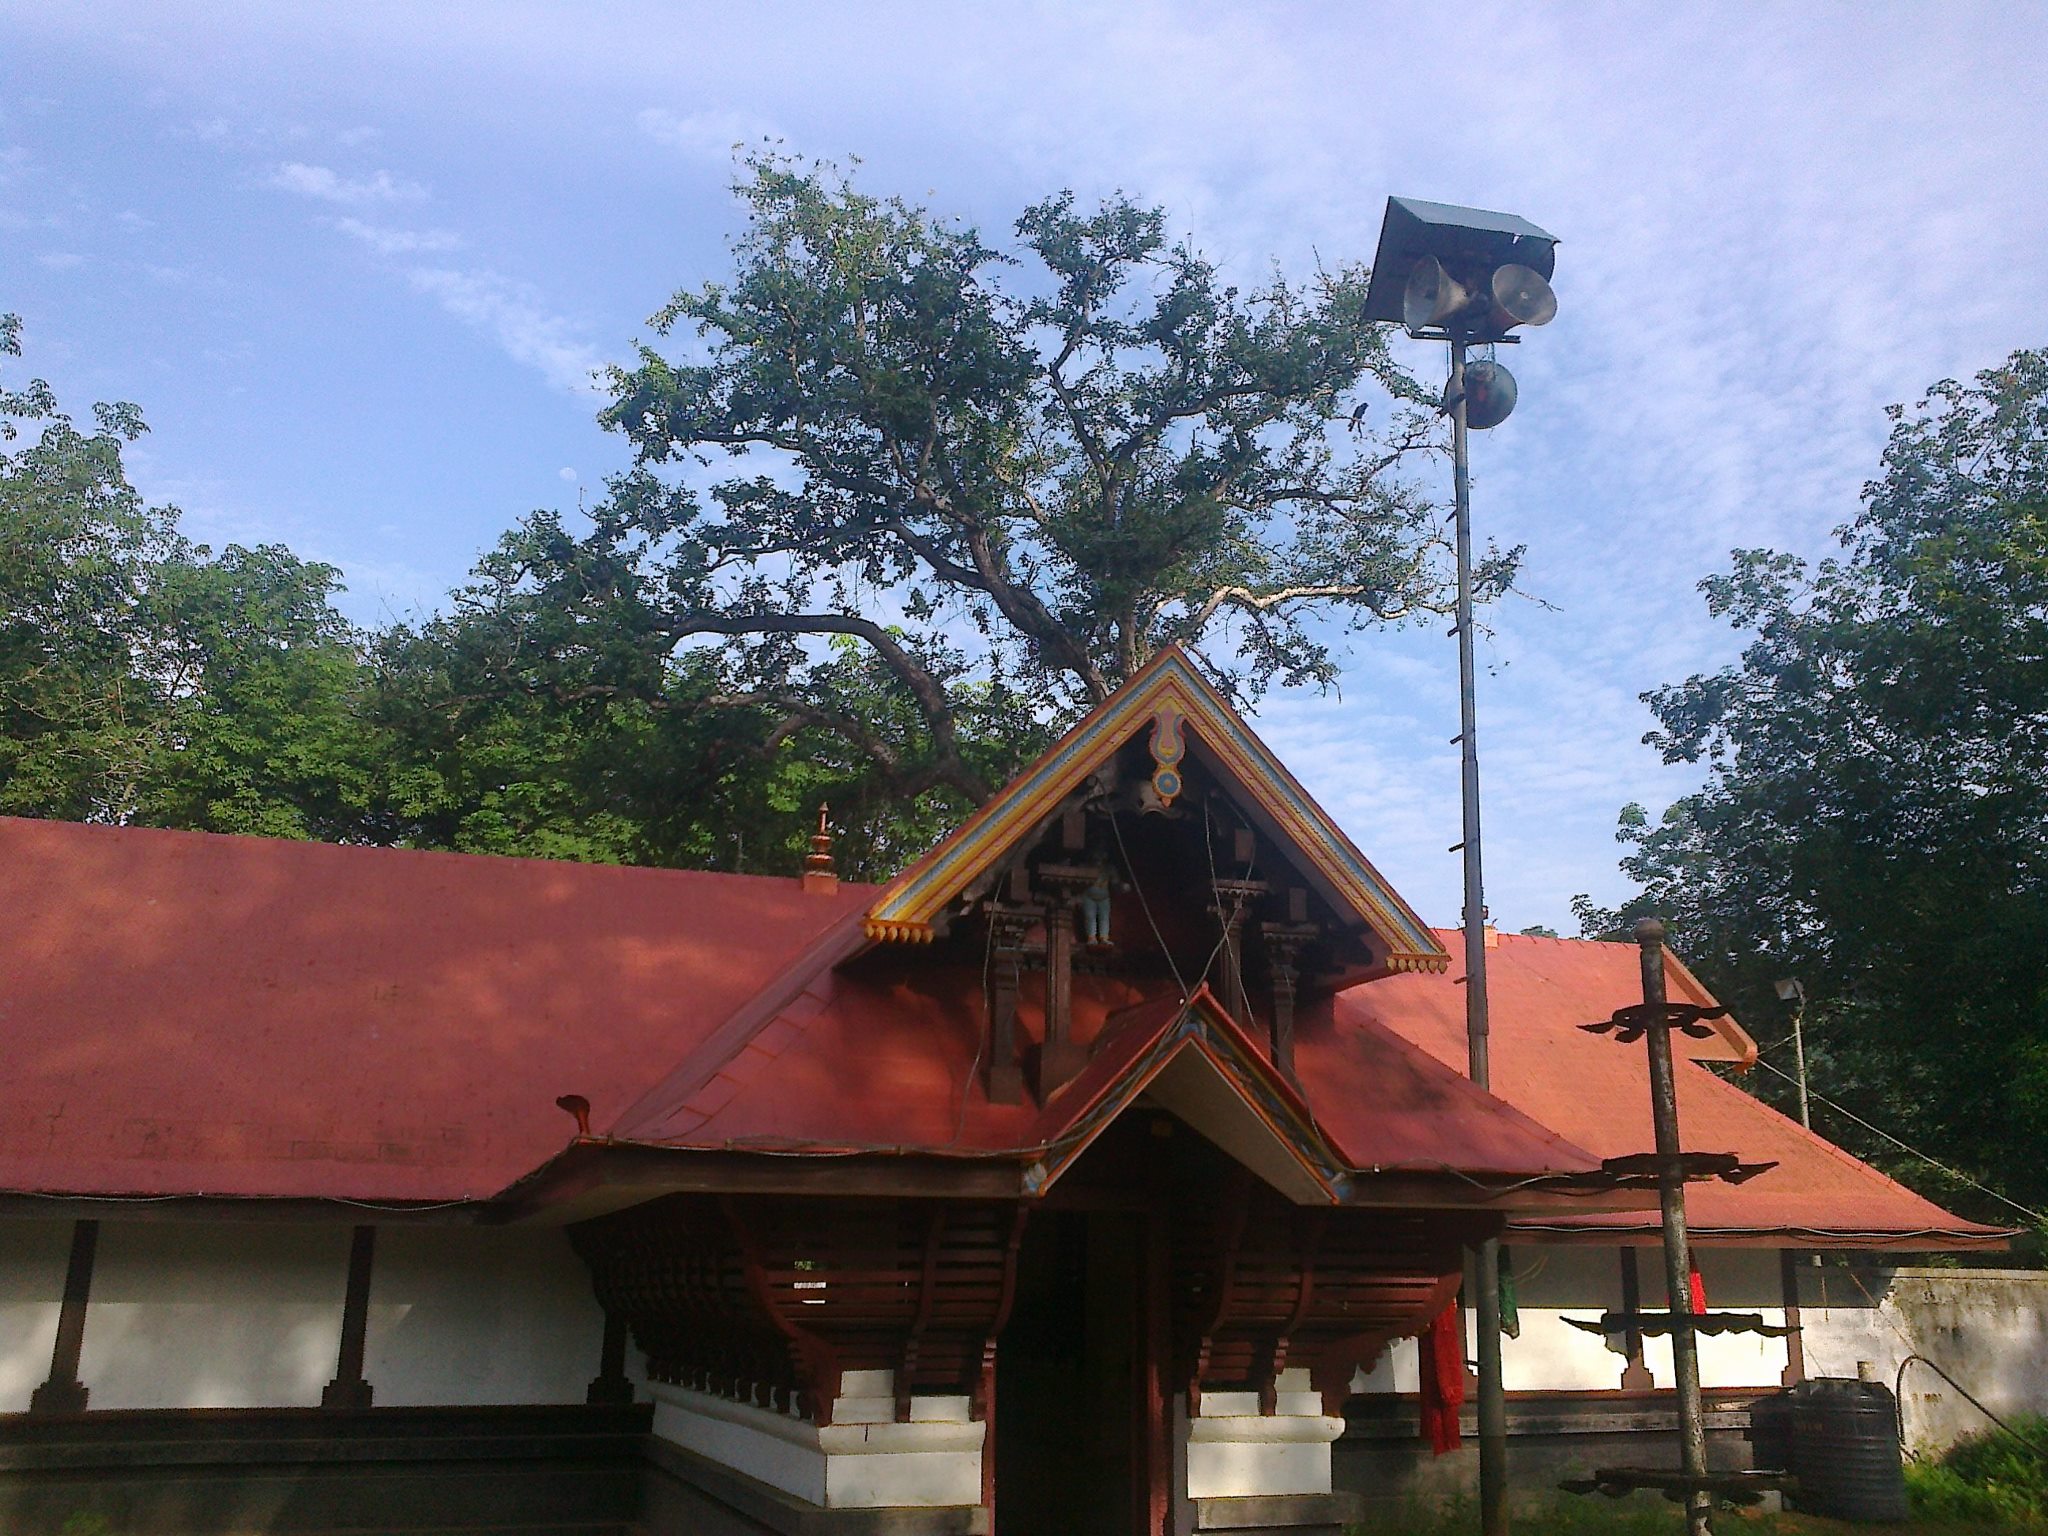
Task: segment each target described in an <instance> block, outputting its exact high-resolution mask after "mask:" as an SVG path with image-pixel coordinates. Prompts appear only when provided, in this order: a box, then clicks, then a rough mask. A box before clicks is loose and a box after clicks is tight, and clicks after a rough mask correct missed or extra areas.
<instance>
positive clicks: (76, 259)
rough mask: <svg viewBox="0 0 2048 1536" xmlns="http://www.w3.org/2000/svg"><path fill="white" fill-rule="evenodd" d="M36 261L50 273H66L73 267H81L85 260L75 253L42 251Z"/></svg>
mask: <svg viewBox="0 0 2048 1536" xmlns="http://www.w3.org/2000/svg"><path fill="white" fill-rule="evenodd" d="M36 260H37V261H39V262H41V263H42V264H43V265H44V266H46V267H48V268H49V269H50V270H51V271H52V272H68V271H70V270H71V269H72V268H73V267H76V266H79V265H82V264H83V263H84V261H85V258H84V257H83V256H81V255H79V254H78V252H76V251H44V252H43V253H42V255H40V256H38V257H37V258H36Z"/></svg>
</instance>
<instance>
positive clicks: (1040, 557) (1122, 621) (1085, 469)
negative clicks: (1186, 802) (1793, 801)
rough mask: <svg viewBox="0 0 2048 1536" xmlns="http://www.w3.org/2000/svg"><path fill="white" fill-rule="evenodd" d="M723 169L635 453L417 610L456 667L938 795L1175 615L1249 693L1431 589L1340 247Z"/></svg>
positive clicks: (647, 374) (637, 374) (1431, 434)
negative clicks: (738, 221) (437, 612)
mask: <svg viewBox="0 0 2048 1536" xmlns="http://www.w3.org/2000/svg"><path fill="white" fill-rule="evenodd" d="M739 191H740V193H741V196H742V198H743V200H744V204H745V208H746V214H747V218H746V223H745V226H744V229H743V230H742V232H741V233H740V234H739V236H738V238H737V239H736V240H735V242H734V244H733V265H732V270H731V272H730V274H729V275H728V276H727V277H726V278H725V279H724V280H722V281H718V282H711V283H705V284H703V285H702V286H699V287H694V288H688V289H685V290H683V291H682V292H680V293H678V294H677V295H676V296H675V297H674V299H673V300H672V301H671V302H670V303H669V305H668V306H667V307H666V308H664V309H663V310H662V311H661V313H660V314H659V315H657V316H656V317H655V320H654V322H653V323H654V326H655V329H656V331H657V332H658V334H659V337H661V338H663V346H662V347H655V346H648V347H645V348H643V349H642V350H641V352H640V355H639V359H638V362H637V364H636V365H635V366H633V367H631V368H628V369H621V370H617V371H615V372H614V374H613V376H612V387H613V389H614V392H615V396H616V398H615V399H614V401H613V403H612V404H611V405H610V407H609V408H608V409H607V410H606V411H605V413H604V419H605V420H606V421H607V422H608V423H609V424H610V425H612V426H613V427H615V428H617V429H618V430H619V431H621V432H622V433H624V434H625V435H626V437H627V438H628V439H629V440H630V441H631V443H632V445H633V449H634V452H635V456H636V462H635V467H634V468H633V469H632V470H631V471H630V472H629V473H626V474H624V475H622V476H620V477H618V478H617V479H616V480H615V481H613V482H612V484H611V487H610V491H609V494H608V495H607V496H606V497H605V498H604V500H603V501H602V502H601V503H600V504H599V505H598V506H597V507H596V508H595V509H594V511H593V513H592V516H591V519H590V523H591V526H590V527H589V529H588V530H581V529H579V530H577V531H572V530H571V529H570V528H568V527H567V526H565V525H564V524H563V523H562V522H561V521H559V520H557V519H555V518H552V517H545V516H543V517H536V518H534V519H531V520H529V521H528V523H526V524H525V525H524V526H523V527H521V528H520V529H518V530H517V531H515V532H514V533H513V534H512V535H511V536H509V537H508V539H507V540H506V542H505V544H504V545H503V546H502V547H501V549H500V550H499V552H498V554H497V555H496V557H495V558H494V560H493V561H492V562H491V563H490V564H489V565H488V567H487V569H486V570H485V572H484V573H483V574H484V576H485V578H486V579H484V580H483V581H481V582H480V583H479V584H478V585H477V586H476V587H474V588H472V589H470V590H469V591H468V592H467V593H466V594H465V595H464V596H463V598H462V600H461V601H460V603H459V604H458V606H457V609H456V610H455V612H454V613H453V614H451V616H450V619H449V621H448V622H447V623H445V624H443V625H441V626H439V627H438V628H435V629H434V630H433V631H432V632H431V633H429V634H426V635H423V636H421V637H418V638H419V639H421V640H423V641H428V642H432V643H433V645H434V646H435V648H436V650H437V654H438V655H439V656H440V658H442V659H441V660H440V661H436V662H434V663H433V664H434V665H436V666H439V665H443V664H444V663H447V664H451V665H454V666H455V667H456V668H457V670H459V671H460V672H461V674H462V679H463V680H462V681H459V682H457V681H452V680H451V696H453V697H457V698H460V699H463V700H467V701H474V700H477V699H481V698H484V697H496V698H500V699H503V698H507V697H512V696H515V695H523V696H525V697H526V698H529V699H547V700H553V701H555V702H557V703H561V704H576V705H581V706H584V707H587V708H592V709H595V708H598V707H602V708H605V709H610V710H617V709H618V708H620V707H621V705H622V701H632V703H633V704H634V706H635V707H636V708H648V709H653V710H656V711H659V712H660V713H662V714H664V715H667V716H681V715H688V716H693V717H695V718H697V719H699V720H700V721H701V720H702V719H703V718H704V717H705V716H707V715H709V714H717V713H723V714H728V715H730V716H732V717H733V722H732V723H730V724H728V725H726V726H723V727H720V728H719V729H720V730H721V731H722V732H723V734H724V736H725V737H727V738H729V739H730V741H731V742H732V744H734V745H735V746H738V745H740V744H743V743H751V744H752V748H753V749H754V750H755V751H756V752H757V753H759V752H767V753H768V754H769V758H770V760H772V759H773V756H774V754H775V753H776V752H778V751H779V752H788V751H791V750H798V751H800V752H801V753H802V754H803V755H804V756H806V757H808V758H809V759H811V760H813V761H818V762H824V763H829V764H831V765H833V767H832V771H831V772H830V773H828V774H825V775H823V778H825V779H829V780H830V781H832V782H831V784H830V785H826V784H821V785H820V786H819V787H820V788H821V789H823V788H832V789H833V792H835V793H837V794H838V795H840V796H841V797H842V798H844V797H847V796H852V797H853V798H855V799H857V800H862V801H864V802H865V803H868V804H871V805H873V806H875V807H877V808H878V810H888V809H889V808H903V807H910V806H920V805H921V806H925V807H935V808H936V810H935V811H927V812H924V813H921V815H922V816H923V817H925V818H927V819H928V818H929V816H931V815H934V814H936V815H938V816H940V817H941V819H943V817H945V816H952V815H957V814H958V812H959V810H960V809H961V808H962V807H964V806H966V805H968V804H971V803H972V802H973V801H974V800H976V799H978V798H980V797H981V796H983V795H985V794H986V793H987V792H988V790H989V789H990V788H991V787H992V786H993V785H994V784H995V783H998V782H1000V781H1001V779H1002V778H1003V777H1004V776H1006V775H1007V774H1008V773H1009V772H1010V771H1011V770H1012V769H1014V767H1016V766H1017V764H1018V762H1019V760H1020V758H1021V756H1022V754H1024V753H1026V752H1028V751H1029V750H1031V749H1032V748H1033V747H1035V746H1036V745H1038V744H1039V743H1040V742H1042V741H1043V740H1045V739H1046V735H1047V732H1049V731H1052V730H1056V729H1058V728H1059V727H1062V726H1064V725H1065V724H1066V723H1068V722H1069V721H1070V720H1071V719H1072V718H1073V717H1074V716H1075V714H1076V713H1077V712H1079V711H1080V710H1081V709H1083V708H1085V707H1086V706H1087V705H1089V704H1090V703H1092V702H1094V701H1096V700H1099V699H1101V698H1103V697H1105V696H1106V695H1107V694H1108V693H1109V692H1110V691H1111V690H1112V689H1113V688H1114V687H1115V686H1116V685H1117V683H1118V682H1119V681H1121V680H1122V679H1123V678H1125V677H1127V676H1129V675H1130V674H1131V673H1132V672H1133V671H1134V670H1135V669H1136V668H1137V667H1139V666H1140V665H1142V664H1143V663H1144V662H1145V660H1146V659H1147V658H1148V657H1149V656H1151V655H1152V654H1153V653H1154V652H1155V651H1156V650H1157V649H1158V648H1159V647H1160V646H1162V645H1164V644H1166V643H1167V642H1169V641H1174V640H1179V641H1182V642H1185V643H1187V644H1189V645H1192V646H1195V647H1197V648H1199V649H1200V650H1201V651H1202V652H1203V653H1204V655H1205V656H1206V658H1207V659H1208V661H1209V662H1210V664H1211V666H1212V668H1213V669H1214V670H1215V671H1216V673H1217V674H1218V675H1219V676H1221V677H1222V678H1224V679H1225V681H1226V682H1227V683H1228V685H1229V686H1231V687H1233V688H1236V689H1238V690H1240V691H1241V692H1242V693H1243V694H1245V695H1246V696H1256V694H1257V693H1258V692H1259V690H1261V689H1262V688H1264V687H1265V686H1267V685H1268V684H1270V683H1272V682H1274V681H1276V680H1277V681H1282V682H1287V683H1301V682H1309V683H1323V684H1327V683H1329V682H1330V681H1332V680H1333V679H1334V678H1335V676H1336V673H1337V667H1338V664H1339V659H1340V658H1339V656H1338V654H1337V651H1336V650H1335V647H1337V646H1340V645H1341V644H1342V636H1343V634H1344V633H1345V632H1346V631H1347V630H1350V629H1353V628H1356V627H1359V626H1362V625H1371V624H1380V623H1384V622H1390V621H1398V620H1400V619H1402V618H1404V617H1406V616H1409V615H1411V614H1415V613H1418V612H1425V611H1435V610H1438V609H1440V608H1441V607H1442V606H1443V605H1444V602H1445V595H1446V576H1445V569H1444V562H1443V558H1442V557H1443V555H1444V545H1443V540H1442V536H1441V524H1440V521H1439V519H1438V517H1437V514H1436V512H1435V509H1434V508H1433V507H1432V506H1431V504H1430V502H1429V501H1428V499H1427V498H1426V497H1425V496H1424V495H1423V494H1422V492H1421V491H1420V490H1419V489H1418V487H1417V485H1416V483H1415V481H1414V480H1413V478H1412V477H1410V476H1409V475H1408V474H1406V473H1405V472H1404V471H1405V468H1406V461H1408V460H1409V459H1410V458H1411V456H1413V455H1416V454H1418V453H1422V452H1424V451H1427V450H1428V449H1429V448H1430V447H1431V446H1433V444H1434V442H1435V438H1436V425H1435V417H1434V415H1433V412H1432V410H1431V409H1430V406H1431V403H1432V397H1431V396H1430V395H1429V393H1428V392H1427V391H1425V390H1423V389H1422V388H1421V387H1419V386H1418V385H1417V384H1416V383H1415V382H1414V381H1413V380H1411V379H1410V378H1409V377H1408V376H1407V375H1406V374H1405V373H1403V372H1402V371H1401V370H1400V368H1399V367H1397V366H1396V364H1395V363H1394V362H1393V360H1392V359H1391V358H1390V356H1389V355H1388V352H1387V348H1386V343H1385V332H1384V328H1383V327H1381V326H1378V325H1376V324H1373V323H1371V322H1369V321H1367V320H1366V319H1365V317H1364V296H1365V286H1366V276H1367V274H1366V273H1365V272H1364V271H1363V270H1362V269H1360V268H1358V267H1355V266H1349V265H1346V266H1339V267H1335V268H1332V269H1330V270H1326V271H1321V272H1318V273H1316V274H1315V275H1314V276H1312V277H1311V278H1310V279H1309V280H1307V281H1306V282H1303V283H1294V282H1290V281H1288V280H1286V279H1285V278H1283V277H1280V276H1277V275H1275V276H1272V277H1270V278H1267V279H1266V280H1264V281H1262V282H1261V283H1260V284H1258V285H1257V286H1255V287H1250V288H1242V289H1241V288H1238V287H1234V286H1231V285H1229V284H1227V283H1225V282H1224V281H1223V280H1222V279H1221V278H1220V277H1219V276H1218V274H1217V272H1216V271H1215V269H1214V268H1213V267H1212V266H1211V265H1210V264H1209V263H1208V262H1206V261H1205V260H1203V259H1202V258H1201V257H1200V256H1199V255H1198V254H1197V253H1196V252H1195V251H1194V250H1193V248H1192V247H1190V246H1189V245H1187V244H1185V243H1177V242H1174V241H1172V240H1170V239H1169V238H1168V237H1167V235H1166V222H1165V216H1164V215H1163V213H1161V212H1160V211H1159V210H1158V209H1152V208H1143V207H1139V206H1137V205H1135V204H1133V203H1131V202H1129V201H1128V200H1125V199H1123V198H1121V197H1118V198H1112V199H1110V200H1109V201H1108V202H1106V203H1105V204H1103V205H1102V206H1101V207H1099V208H1095V209H1092V210H1083V209H1080V208H1078V207H1077V206H1076V204H1075V201H1074V199H1073V197H1072V196H1071V195H1068V194H1062V195H1060V196H1057V197H1053V198H1051V199H1048V200H1046V201H1044V202H1042V203H1039V204H1038V205H1036V206H1034V207H1032V208H1029V209H1027V210H1025V212H1024V213H1023V215H1022V216H1021V217H1020V218H1018V220H1017V221H1016V225H1015V235H1016V241H1015V243H1014V246H1012V247H1011V248H1008V249H998V248H997V247H996V246H994V245H991V244H989V243H987V242H985V241H984V240H983V239H982V238H981V236H980V235H979V234H977V233H976V232H975V231H974V230H972V229H970V228H966V227H964V226H962V225H960V224H958V223H955V222H952V221H948V220H945V219H942V218H939V217H937V216H935V215H933V214H931V213H929V212H927V211H926V210H924V209H922V208H918V207H913V206H910V205H908V204H906V203H903V202H901V201H897V200H893V199H881V198H876V197H872V196H869V195H867V194H865V193H863V192H860V191H858V190H857V189H856V188H855V187H854V186H852V185H851V184H850V183H849V182H848V181H847V180H846V179H844V178H843V177H841V176H840V175H839V174H838V173H836V172H834V171H833V170H831V169H830V168H828V167H820V166H811V165H800V164H794V163H790V162H786V161H782V160H777V159H757V160H754V161H752V162H750V163H749V164H748V165H747V166H746V167H745V169H744V174H743V176H742V180H741V184H740V187H739ZM1512 568H1513V554H1512V552H1510V553H1508V554H1504V555H1503V554H1493V555H1491V556H1490V557H1489V559H1488V561H1487V563H1486V566H1485V569H1484V571H1483V574H1482V584H1483V586H1484V587H1485V588H1486V589H1487V590H1488V591H1492V590H1495V589H1498V588H1499V587H1500V586H1502V585H1504V584H1505V583H1506V581H1507V580H1508V579H1509V578H1510V576H1511V574H1512ZM451 659H452V660H451ZM920 797H922V798H920ZM786 833H787V829H785V835H784V837H783V842H784V843H787V841H788V838H787V835H786ZM917 836H918V834H917V833H916V832H915V831H904V830H902V829H898V830H897V831H896V832H894V833H890V834H889V835H887V836H881V837H880V839H879V841H880V843H881V844H886V845H890V846H891V847H893V848H894V849H895V856H896V857H900V856H901V854H902V852H904V851H908V850H907V848H906V847H905V846H903V845H906V844H914V843H915V842H916V840H917Z"/></svg>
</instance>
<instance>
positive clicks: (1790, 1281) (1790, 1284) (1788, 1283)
mask: <svg viewBox="0 0 2048 1536" xmlns="http://www.w3.org/2000/svg"><path fill="white" fill-rule="evenodd" d="M1800 1257H1801V1256H1800V1254H1799V1253H1798V1252H1796V1251H1795V1250H1793V1249H1791V1248H1780V1249H1779V1250H1778V1285H1779V1289H1780V1296H1781V1299H1782V1301H1783V1303H1784V1307H1785V1326H1786V1327H1787V1328H1790V1329H1791V1330H1792V1331H1791V1332H1790V1333H1788V1334H1786V1335H1785V1370H1784V1373H1783V1374H1782V1375H1781V1376H1780V1377H1779V1378H1778V1380H1779V1381H1780V1382H1781V1383H1782V1384H1783V1385H1785V1386H1788V1387H1796V1386H1798V1385H1799V1383H1800V1382H1802V1381H1804V1380H1806V1344H1805V1341H1804V1340H1803V1339H1802V1338H1801V1336H1800V1333H1799V1260H1800Z"/></svg>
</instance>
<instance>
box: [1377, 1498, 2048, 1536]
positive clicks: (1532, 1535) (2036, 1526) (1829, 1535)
mask: <svg viewBox="0 0 2048 1536" xmlns="http://www.w3.org/2000/svg"><path fill="white" fill-rule="evenodd" d="M1512 1527H1513V1530H1514V1532H1515V1536H1683V1532H1684V1530H1685V1516H1684V1514H1683V1513H1682V1512H1681V1511H1680V1510H1679V1508H1678V1506H1677V1505H1675V1504H1671V1503H1667V1502H1666V1501H1665V1500H1663V1499H1652V1498H1649V1497H1645V1496H1638V1497H1635V1498H1629V1499H1619V1500H1610V1499H1604V1498H1600V1497H1598V1496H1591V1497H1584V1498H1560V1499H1558V1500H1557V1501H1555V1502H1553V1503H1549V1504H1545V1505H1542V1506H1539V1507H1536V1508H1528V1509H1522V1510H1519V1511H1517V1513H1516V1514H1515V1517H1514V1520H1513V1522H1512ZM1478 1530H1479V1515H1478V1511H1477V1510H1476V1509H1475V1508H1474V1507H1473V1506H1472V1505H1471V1503H1470V1502H1468V1501H1461V1502H1458V1503H1454V1504H1452V1505H1449V1506H1447V1507H1445V1508H1442V1509H1428V1510H1415V1511H1410V1512H1404V1513H1401V1514H1395V1515H1381V1516H1376V1517H1375V1518H1373V1519H1371V1520H1368V1521H1366V1522H1365V1523H1364V1524H1363V1525H1360V1526H1354V1527H1353V1528H1352V1536H1476V1533H1477V1531H1478ZM1714 1530H1715V1533H1716V1536H2048V1522H2043V1521H2040V1520H2036V1519H2033V1518H2031V1517H2028V1516H2026V1515H2024V1514H2021V1515H2019V1516H2017V1517H2013V1516H2007V1515H2005V1514H2001V1513H1998V1512H1996V1511H1991V1510H1986V1509H1984V1508H1982V1507H1980V1506H1978V1505H1975V1504H1969V1505H1967V1506H1966V1507H1965V1506H1958V1505H1957V1504H1954V1503H1951V1504H1946V1505H1942V1506H1940V1507H1935V1506H1932V1505H1930V1506H1927V1507H1924V1508H1923V1506H1922V1504H1921V1502H1920V1499H1919V1495H1918V1492H1917V1490H1916V1491H1915V1494H1914V1516H1913V1519H1912V1520H1910V1521H1909V1522H1907V1523H1906V1524H1904V1525H1852V1524H1849V1523H1848V1522H1846V1521H1842V1520H1823V1519H1821V1518H1820V1517H1819V1516H1817V1515H1797V1514H1759V1513H1755V1512H1751V1511H1746V1510H1732V1509H1722V1510H1717V1511H1715V1514H1714Z"/></svg>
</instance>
